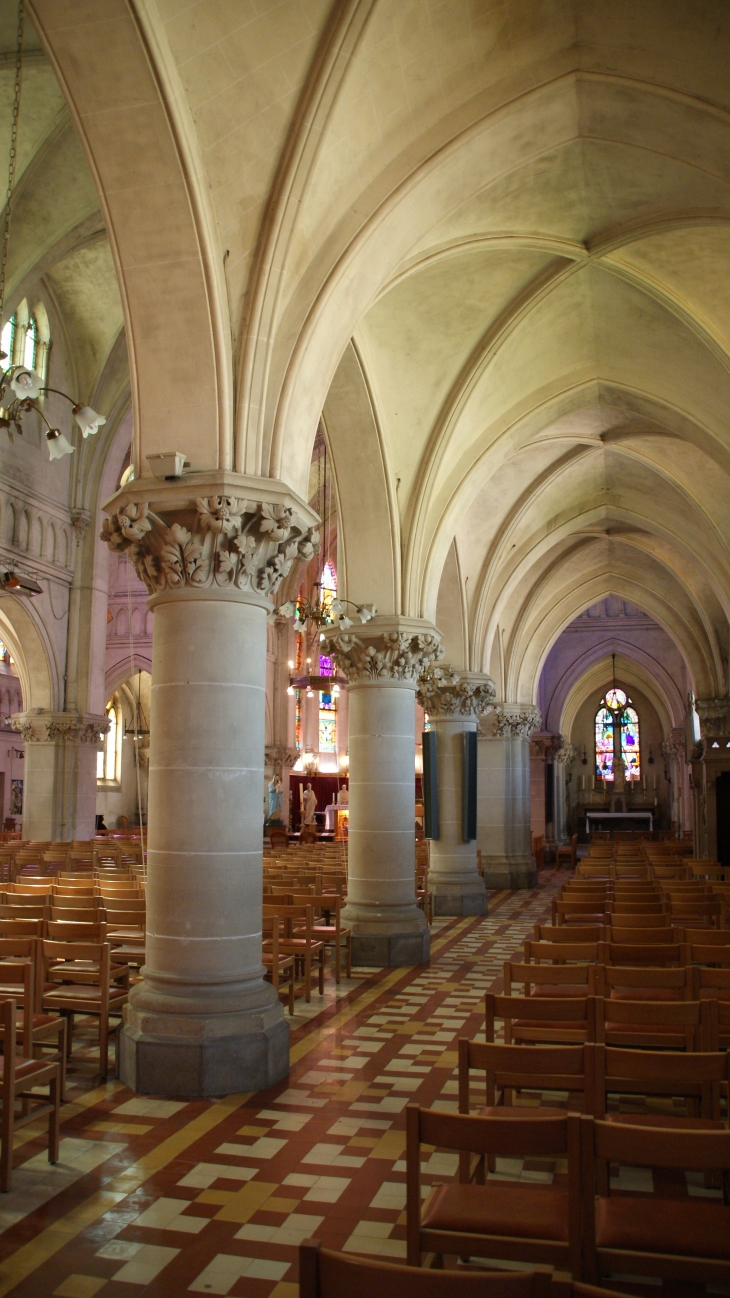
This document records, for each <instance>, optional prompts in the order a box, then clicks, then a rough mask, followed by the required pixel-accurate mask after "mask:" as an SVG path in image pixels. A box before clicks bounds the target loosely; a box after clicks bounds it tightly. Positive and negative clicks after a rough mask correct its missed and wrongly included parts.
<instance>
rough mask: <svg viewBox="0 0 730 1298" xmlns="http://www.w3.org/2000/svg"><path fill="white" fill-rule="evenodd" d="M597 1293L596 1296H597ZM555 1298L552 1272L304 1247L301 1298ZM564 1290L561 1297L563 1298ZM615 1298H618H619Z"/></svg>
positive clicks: (311, 1244)
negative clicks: (430, 1265) (425, 1263)
mask: <svg viewBox="0 0 730 1298" xmlns="http://www.w3.org/2000/svg"><path fill="white" fill-rule="evenodd" d="M594 1292H595V1291H594ZM374 1294H377V1295H378V1296H379V1298H455V1296H456V1295H459V1296H460V1298H553V1294H554V1290H553V1287H552V1268H551V1267H536V1268H535V1270H534V1271H523V1272H518V1273H514V1274H509V1273H508V1272H504V1271H485V1272H483V1273H482V1274H481V1275H478V1274H475V1273H474V1272H473V1271H465V1270H464V1269H463V1268H462V1269H461V1270H459V1271H429V1270H419V1271H418V1273H415V1272H414V1271H413V1269H412V1268H411V1267H407V1266H399V1265H397V1263H390V1262H371V1261H370V1260H369V1259H365V1258H361V1257H353V1256H352V1254H350V1253H333V1252H332V1251H331V1250H330V1249H328V1248H322V1246H321V1244H320V1243H319V1241H318V1240H314V1239H307V1240H304V1242H303V1243H302V1244H300V1245H299V1298H345V1295H346V1298H373V1295H374ZM563 1294H564V1290H562V1289H561V1290H560V1291H558V1293H557V1294H555V1298H563ZM614 1298H615V1296H614Z"/></svg>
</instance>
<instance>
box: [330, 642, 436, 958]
mask: <svg viewBox="0 0 730 1298" xmlns="http://www.w3.org/2000/svg"><path fill="white" fill-rule="evenodd" d="M323 651H324V652H325V653H327V654H330V655H331V656H332V657H334V659H335V662H336V663H337V666H338V668H339V669H340V670H341V671H342V673H343V674H344V675H345V676H346V677H347V679H348V682H349V684H348V687H347V694H348V706H349V730H348V736H349V748H350V768H349V770H350V781H349V783H350V816H349V832H348V887H347V906H346V908H345V910H344V911H343V918H344V920H345V922H346V923H348V924H350V925H352V930H353V936H352V958H353V963H354V964H357V965H377V966H382V965H414V964H421V963H422V962H423V961H425V960H428V958H429V932H428V925H427V923H426V918H425V916H424V913H423V911H422V910H421V909H420V908H419V907H418V906H417V905H416V900H415V868H416V860H415V821H416V812H415V746H416V734H415V719H416V707H415V695H416V684H417V681H418V677H419V676H420V674H421V672H422V671H424V670H425V668H426V667H427V666H429V665H430V664H431V663H432V662H433V661H434V659H435V658H437V657H438V655H439V652H440V636H439V635H438V633H437V632H436V631H435V630H434V628H433V627H432V626H430V625H429V624H428V623H423V622H420V621H418V620H416V619H413V618H395V617H394V618H374V619H373V620H372V621H370V622H369V623H368V624H367V629H365V628H363V629H362V630H361V629H360V628H358V630H357V632H356V633H347V632H340V633H339V634H336V635H333V636H331V637H330V638H329V639H328V640H327V641H326V642H325V644H324V645H323Z"/></svg>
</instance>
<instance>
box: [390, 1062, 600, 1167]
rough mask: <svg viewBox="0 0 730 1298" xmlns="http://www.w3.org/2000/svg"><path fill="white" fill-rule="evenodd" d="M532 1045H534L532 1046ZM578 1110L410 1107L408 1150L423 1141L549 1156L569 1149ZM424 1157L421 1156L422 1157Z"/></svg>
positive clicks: (501, 1154) (512, 1155)
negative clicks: (480, 1112)
mask: <svg viewBox="0 0 730 1298" xmlns="http://www.w3.org/2000/svg"><path fill="white" fill-rule="evenodd" d="M528 1049H532V1047H528ZM578 1123H579V1119H578V1117H577V1115H576V1114H570V1113H566V1115H565V1117H562V1116H561V1117H554V1116H552V1115H551V1116H547V1115H546V1116H545V1117H541V1116H539V1115H538V1114H537V1113H536V1112H534V1111H533V1112H532V1113H531V1115H530V1117H529V1118H526V1117H522V1116H521V1115H520V1114H519V1110H515V1116H514V1117H513V1116H512V1113H511V1112H510V1110H509V1109H505V1112H504V1115H502V1114H500V1116H499V1117H498V1118H489V1117H486V1118H485V1117H470V1116H468V1115H467V1114H463V1113H443V1112H442V1110H441V1109H419V1108H418V1106H417V1105H415V1104H409V1105H408V1106H407V1108H406V1133H407V1134H406V1139H407V1144H408V1152H409V1153H412V1147H413V1146H418V1145H420V1144H424V1145H435V1146H436V1147H437V1148H439V1149H460V1150H464V1151H465V1152H468V1153H472V1154H494V1155H495V1156H496V1157H497V1158H515V1157H518V1158H549V1157H550V1156H551V1155H557V1156H558V1157H559V1156H560V1155H561V1154H563V1155H564V1154H566V1153H568V1140H569V1136H568V1133H569V1130H571V1129H572V1133H574V1134H575V1135H576V1136H577V1132H578ZM419 1161H420V1160H419Z"/></svg>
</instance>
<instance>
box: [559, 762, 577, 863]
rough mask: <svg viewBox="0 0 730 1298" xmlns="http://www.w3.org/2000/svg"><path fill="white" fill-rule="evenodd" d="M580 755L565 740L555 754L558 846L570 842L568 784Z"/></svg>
mask: <svg viewBox="0 0 730 1298" xmlns="http://www.w3.org/2000/svg"><path fill="white" fill-rule="evenodd" d="M577 756H578V752H577V749H576V748H575V747H574V746H573V744H569V743H567V742H566V741H565V740H563V742H562V744H561V746H560V748H559V749H558V751H557V753H556V754H555V773H554V779H555V839H556V842H557V844H558V846H559V847H560V846H562V845H563V844H564V843H567V842H568V839H569V838H570V834H569V833H568V786H569V784H570V782H571V780H572V778H573V771H572V766H573V763H574V761H575V759H576V757H577Z"/></svg>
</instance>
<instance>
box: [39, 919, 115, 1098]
mask: <svg viewBox="0 0 730 1298" xmlns="http://www.w3.org/2000/svg"><path fill="white" fill-rule="evenodd" d="M42 965H43V996H42V1006H43V1009H45V1010H50V1011H51V1012H56V1013H59V1014H62V1015H63V1016H64V1018H66V1019H67V1021H68V1038H67V1046H66V1049H67V1053H68V1055H69V1056H70V1055H71V1054H72V1049H73V1022H74V1015H75V1014H81V1015H84V1016H87V1015H90V1016H93V1017H97V1018H98V1019H99V1072H100V1075H101V1077H106V1076H107V1073H108V1072H109V1033H110V1025H109V1016H110V1015H112V1014H113V1015H115V1016H117V1015H119V1016H121V1012H122V1009H123V1007H124V1005H126V1002H127V986H126V985H124V984H123V985H122V986H119V985H118V984H117V983H115V982H112V974H111V949H110V947H109V944H108V942H102V943H90V942H88V943H87V942H54V941H50V940H44V941H43V944H42ZM84 965H86V966H87V968H86V969H84V968H83V966H84ZM51 971H53V976H52V977H51ZM122 972H123V971H122V970H115V973H116V974H119V973H122ZM126 973H127V983H128V978H129V971H128V970H127V971H126Z"/></svg>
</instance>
